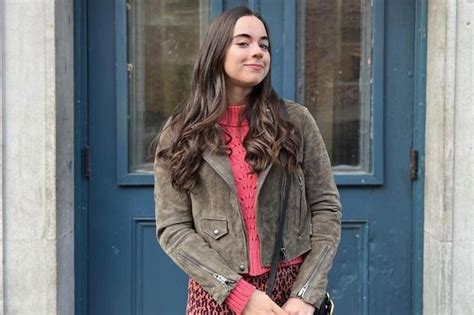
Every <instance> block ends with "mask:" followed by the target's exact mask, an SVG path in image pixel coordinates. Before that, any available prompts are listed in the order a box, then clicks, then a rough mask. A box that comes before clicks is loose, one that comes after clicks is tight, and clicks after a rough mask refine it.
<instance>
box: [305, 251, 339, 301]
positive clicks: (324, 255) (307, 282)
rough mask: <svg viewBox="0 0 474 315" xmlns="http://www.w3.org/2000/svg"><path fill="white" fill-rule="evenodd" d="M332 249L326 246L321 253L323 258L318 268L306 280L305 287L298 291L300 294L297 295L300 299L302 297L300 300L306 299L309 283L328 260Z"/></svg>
mask: <svg viewBox="0 0 474 315" xmlns="http://www.w3.org/2000/svg"><path fill="white" fill-rule="evenodd" d="M330 249H331V245H326V247H325V248H324V250H323V252H322V253H321V256H320V257H319V260H318V264H317V265H316V267H314V269H313V270H312V271H311V273H310V274H309V276H308V278H307V279H306V281H305V283H304V284H303V287H302V288H301V289H300V290H299V291H298V294H297V296H298V297H300V298H303V297H304V295H305V293H306V291H307V290H308V287H309V282H310V281H311V280H312V279H313V277H314V276H315V275H316V274H317V272H318V271H319V269H321V265H322V264H323V261H324V258H326V256H327V255H328V253H329V251H330Z"/></svg>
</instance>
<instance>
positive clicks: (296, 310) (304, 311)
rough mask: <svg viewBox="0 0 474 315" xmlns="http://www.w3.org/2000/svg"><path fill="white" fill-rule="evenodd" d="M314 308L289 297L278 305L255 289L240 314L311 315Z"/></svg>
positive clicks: (300, 300)
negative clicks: (281, 304)
mask: <svg viewBox="0 0 474 315" xmlns="http://www.w3.org/2000/svg"><path fill="white" fill-rule="evenodd" d="M314 311H315V308H314V306H313V305H311V304H309V303H306V302H305V301H303V300H302V299H299V298H289V299H288V301H286V303H285V304H284V305H283V306H282V307H280V306H278V305H277V304H276V303H275V302H273V301H272V299H271V298H270V297H269V296H268V295H266V294H265V292H263V291H260V290H255V291H254V292H253V293H252V295H251V296H250V299H249V301H248V303H247V305H246V306H245V308H244V311H243V312H242V315H313V314H314Z"/></svg>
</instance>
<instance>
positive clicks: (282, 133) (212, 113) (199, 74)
mask: <svg viewBox="0 0 474 315" xmlns="http://www.w3.org/2000/svg"><path fill="white" fill-rule="evenodd" d="M243 16H255V17H257V18H258V19H259V20H260V21H262V23H263V25H264V27H265V30H266V31H267V34H268V36H269V33H268V27H267V24H266V23H265V21H264V20H263V18H262V17H261V16H259V15H258V14H255V13H253V12H252V11H251V10H250V9H248V8H247V7H235V8H232V9H229V10H227V11H225V12H223V13H222V14H221V15H220V16H218V17H217V18H216V19H215V20H214V21H213V22H212V23H211V25H210V26H209V29H208V31H207V34H206V36H205V38H204V40H203V42H202V45H201V48H200V50H199V54H198V57H197V60H196V63H195V65H194V70H193V75H192V83H191V90H190V94H189V96H188V98H187V100H186V101H185V102H184V103H183V104H182V105H181V106H179V107H178V108H177V110H176V111H175V113H174V114H173V115H171V117H170V118H169V119H168V121H167V122H166V123H165V124H164V127H163V128H162V130H161V131H160V133H159V134H158V137H157V139H159V138H160V137H161V135H163V134H164V133H166V136H167V139H168V141H163V139H161V141H160V140H158V142H159V145H158V148H157V150H156V161H157V162H158V163H165V165H166V167H167V168H168V169H169V171H170V176H171V182H172V184H173V186H174V187H175V188H177V189H179V190H181V191H191V190H192V189H193V188H194V187H195V185H196V184H197V182H198V180H199V169H200V167H201V163H202V154H203V153H204V152H206V151H210V152H214V153H216V152H217V153H219V154H229V152H228V150H227V149H226V147H225V143H224V142H223V141H222V138H223V137H222V132H223V131H222V130H221V128H220V127H219V124H218V123H217V122H218V120H219V118H220V117H221V115H222V114H223V113H224V112H225V110H226V107H227V101H226V100H227V98H226V90H225V86H226V85H225V80H226V75H225V72H224V61H225V54H226V51H227V49H228V47H229V45H230V44H231V41H232V37H233V32H234V26H235V24H236V22H237V20H238V19H239V18H241V17H243ZM269 52H270V55H271V46H269ZM283 107H284V106H283V105H282V102H281V101H280V99H279V98H278V96H277V94H276V92H275V91H274V89H273V87H272V85H271V69H270V70H269V72H268V74H267V76H266V77H265V78H264V79H263V80H262V82H260V83H259V84H258V85H256V86H255V87H254V88H253V89H252V91H251V93H250V95H249V96H248V99H247V102H246V106H245V110H244V112H243V116H244V117H245V118H246V119H247V121H248V123H249V131H248V134H247V136H246V137H245V139H244V147H245V149H246V151H247V154H246V157H245V160H246V161H247V162H248V163H249V164H250V166H251V167H252V169H253V171H254V172H256V173H259V172H261V171H262V170H263V169H265V168H266V167H267V166H268V165H270V163H273V162H275V163H279V164H280V165H282V166H283V167H285V168H286V169H288V170H289V171H293V170H294V169H295V168H296V166H297V163H298V161H297V152H298V150H299V147H300V143H299V137H298V134H297V132H296V129H295V128H294V126H293V125H292V124H291V123H290V122H288V120H287V119H286V113H285V109H284V108H283ZM167 129H170V130H167ZM283 155H284V156H285V157H286V158H285V159H281V156H283Z"/></svg>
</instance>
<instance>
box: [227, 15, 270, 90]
mask: <svg viewBox="0 0 474 315" xmlns="http://www.w3.org/2000/svg"><path fill="white" fill-rule="evenodd" d="M268 46H269V39H268V35H267V32H266V30H265V26H264V25H263V23H262V21H260V20H259V19H258V18H257V17H255V16H243V17H241V18H239V19H238V20H237V23H235V27H234V34H233V38H232V42H231V44H230V46H229V47H228V48H227V51H226V55H225V62H224V71H225V74H226V87H227V88H228V89H229V88H230V89H232V88H243V89H250V90H251V88H253V87H254V86H256V85H257V84H259V83H260V82H262V80H263V79H264V78H265V77H266V76H267V74H268V71H269V69H270V53H269V51H268Z"/></svg>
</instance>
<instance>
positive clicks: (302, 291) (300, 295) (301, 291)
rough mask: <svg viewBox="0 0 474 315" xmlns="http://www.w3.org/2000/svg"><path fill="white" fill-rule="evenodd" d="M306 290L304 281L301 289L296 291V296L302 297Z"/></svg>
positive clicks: (306, 285) (306, 286)
mask: <svg viewBox="0 0 474 315" xmlns="http://www.w3.org/2000/svg"><path fill="white" fill-rule="evenodd" d="M307 290H308V283H306V284H305V285H304V286H303V287H302V288H301V290H299V291H298V294H297V296H298V297H300V298H302V297H303V296H304V294H305V293H306V291H307Z"/></svg>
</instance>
